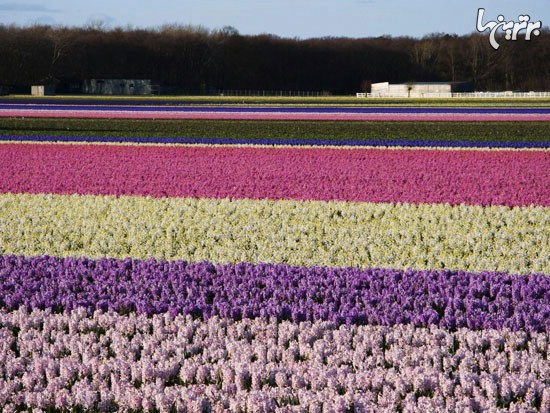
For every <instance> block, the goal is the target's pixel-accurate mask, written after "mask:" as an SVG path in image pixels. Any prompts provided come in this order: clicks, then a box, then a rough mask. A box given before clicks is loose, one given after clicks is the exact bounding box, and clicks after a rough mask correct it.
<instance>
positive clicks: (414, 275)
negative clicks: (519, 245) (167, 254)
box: [0, 256, 550, 332]
mask: <svg viewBox="0 0 550 413" xmlns="http://www.w3.org/2000/svg"><path fill="white" fill-rule="evenodd" d="M0 307H3V308H6V309H8V310H13V309H17V308H19V307H26V308H28V309H35V308H37V309H44V308H52V309H54V311H71V310H73V309H75V308H78V307H83V308H85V309H86V310H88V311H89V312H92V311H94V310H96V309H100V310H103V311H116V312H119V313H123V314H124V313H129V312H137V313H145V314H148V315H151V314H158V313H165V312H169V313H171V314H173V315H175V314H190V315H193V316H195V317H200V318H203V319H209V318H210V317H213V316H220V317H225V318H232V319H236V320H239V319H242V318H264V319H265V318H269V317H276V318H278V319H280V320H292V321H294V322H300V321H306V320H308V321H317V320H330V321H333V322H335V323H337V324H343V323H345V324H369V325H383V326H393V325H395V324H413V325H415V326H429V325H435V326H438V327H440V328H447V329H450V330H456V329H458V328H462V327H466V328H469V329H472V330H478V329H488V328H492V329H502V328H509V329H511V330H513V331H517V330H525V331H529V332H533V331H535V332H548V331H550V277H548V276H546V275H544V274H532V275H528V276H513V275H508V274H503V273H493V272H483V273H479V274H477V273H467V272H462V271H447V270H433V271H416V270H407V271H402V270H390V269H366V270H360V269H358V268H343V269H338V268H326V267H314V268H304V267H292V266H289V265H280V264H256V265H253V264H248V263H241V264H236V265H233V264H226V265H213V264H210V263H187V262H185V261H157V260H153V259H151V260H147V261H143V260H132V259H126V260H117V259H101V260H92V259H88V258H53V257H33V258H25V257H21V256H2V257H1V258H0Z"/></svg>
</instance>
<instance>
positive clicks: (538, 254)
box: [0, 194, 550, 274]
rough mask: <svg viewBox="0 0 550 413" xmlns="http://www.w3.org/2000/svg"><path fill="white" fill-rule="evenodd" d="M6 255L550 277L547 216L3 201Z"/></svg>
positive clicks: (105, 200) (44, 198) (174, 201)
mask: <svg viewBox="0 0 550 413" xmlns="http://www.w3.org/2000/svg"><path fill="white" fill-rule="evenodd" d="M0 253H1V254H17V255H26V256H38V255H46V254H47V255H52V256H60V257H67V256H88V257H91V258H100V257H114V258H124V257H133V258H140V259H146V258H150V257H155V258H158V259H165V260H174V259H184V260H188V261H204V260H206V261H210V262H214V263H236V262H243V261H246V262H252V263H258V262H270V263H288V264H292V265H301V266H333V267H346V266H354V267H361V268H365V267H384V268H400V269H406V268H415V269H431V268H435V269H439V268H446V269H461V270H467V271H476V272H478V271H483V270H491V271H504V272H509V273H513V274H527V273H534V272H542V273H546V274H550V208H548V207H522V208H519V207H515V208H510V207H505V206H500V207H481V206H462V205H461V206H450V205H442V204H433V205H411V204H373V203H347V202H322V201H286V200H285V201H270V200H228V199H221V200H220V199H192V198H187V199H182V198H161V199H155V198H149V197H147V198H144V197H113V196H81V195H71V196H67V195H30V194H20V195H14V194H2V195H0Z"/></svg>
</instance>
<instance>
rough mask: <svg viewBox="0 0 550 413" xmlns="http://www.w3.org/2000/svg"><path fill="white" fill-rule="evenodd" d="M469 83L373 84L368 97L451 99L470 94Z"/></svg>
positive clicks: (470, 85) (470, 86)
mask: <svg viewBox="0 0 550 413" xmlns="http://www.w3.org/2000/svg"><path fill="white" fill-rule="evenodd" d="M472 91H473V88H472V84H471V83H470V82H408V83H396V84H392V83H389V82H380V83H373V84H372V85H371V93H370V95H371V96H373V97H399V98H402V97H411V98H421V97H440V98H445V97H449V98H450V97H452V94H453V93H458V92H472Z"/></svg>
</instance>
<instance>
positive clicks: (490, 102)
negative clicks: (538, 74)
mask: <svg viewBox="0 0 550 413" xmlns="http://www.w3.org/2000/svg"><path fill="white" fill-rule="evenodd" d="M83 100H84V101H87V102H89V101H98V102H102V103H105V102H128V103H132V104H136V103H137V102H140V103H143V104H147V103H151V104H159V103H166V104H170V105H174V104H185V105H189V104H205V103H207V104H220V105H222V104H224V105H225V104H265V105H270V104H277V105H279V104H292V105H360V106H380V105H383V106H472V107H483V106H499V107H500V106H514V107H527V106H550V98H452V99H448V98H430V99H428V98H357V97H355V96H320V97H289V96H91V95H74V96H69V95H67V96H46V97H31V96H28V95H14V96H5V97H2V98H1V99H0V102H3V101H6V102H7V101H9V102H14V101H28V102H33V101H36V102H44V101H53V102H60V101H63V102H67V101H83Z"/></svg>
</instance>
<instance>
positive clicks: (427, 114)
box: [0, 103, 550, 122]
mask: <svg viewBox="0 0 550 413" xmlns="http://www.w3.org/2000/svg"><path fill="white" fill-rule="evenodd" d="M0 116H5V117H13V116H31V117H62V118H115V119H116V118H125V119H128V118H129V119H241V120H244V119H271V120H348V121H350V120H363V121H368V120H372V121H392V120H405V121H509V122H511V121H516V122H517V121H548V120H550V108H538V107H524V108H510V107H499V108H484V107H482V108H468V107H447V108H445V107H437V108H433V107H432V108H414V107H407V108H399V107H397V108H396V107H375V108H373V107H345V106H341V107H300V106H295V107H292V106H271V107H261V106H255V107H231V106H202V105H198V106H168V105H166V106H158V105H157V106H147V105H131V104H126V105H94V104H87V105H79V104H75V105H73V104H39V103H37V104H21V103H0Z"/></svg>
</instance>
